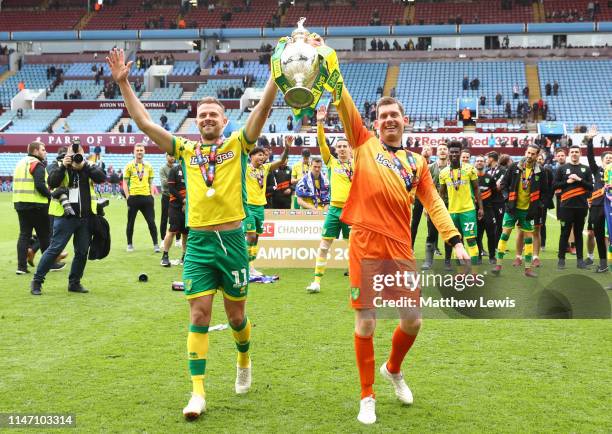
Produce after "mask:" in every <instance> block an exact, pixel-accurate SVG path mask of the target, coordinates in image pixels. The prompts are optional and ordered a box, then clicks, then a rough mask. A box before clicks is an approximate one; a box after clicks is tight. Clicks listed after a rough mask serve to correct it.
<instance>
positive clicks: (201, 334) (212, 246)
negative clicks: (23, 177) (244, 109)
mask: <svg viewBox="0 0 612 434" xmlns="http://www.w3.org/2000/svg"><path fill="white" fill-rule="evenodd" d="M107 62H108V64H109V66H110V69H111V72H112V76H113V79H114V80H115V81H116V82H117V84H118V85H119V88H120V90H121V94H122V96H123V99H124V101H125V105H126V107H127V109H128V112H129V114H130V116H131V117H132V119H134V121H135V122H136V124H137V125H138V128H140V130H141V131H143V132H144V133H145V134H146V135H147V136H148V137H149V138H150V139H151V140H152V141H153V142H155V143H156V144H157V145H158V146H159V147H160V149H161V150H163V151H164V152H168V153H170V154H172V155H174V156H175V157H176V159H177V160H178V161H179V163H180V164H181V165H182V167H183V176H184V178H185V184H186V189H187V194H186V199H187V200H186V210H185V214H186V219H187V226H188V227H189V229H190V231H189V237H188V240H187V252H186V255H185V263H184V269H183V281H184V284H185V295H186V296H187V299H188V300H189V304H190V321H191V324H190V326H189V334H188V338H187V351H188V357H189V370H190V373H191V380H192V383H193V393H192V396H191V399H190V400H189V403H188V404H187V406H186V407H185V408H184V409H183V414H184V415H185V417H186V418H187V419H195V418H197V417H198V416H199V415H200V414H201V413H202V412H203V411H205V409H206V401H205V399H204V375H205V372H206V360H207V355H208V326H209V323H210V318H211V311H212V304H213V296H214V294H215V293H216V292H217V291H218V290H221V291H222V293H223V297H224V306H225V311H226V314H227V318H228V320H229V324H230V326H231V328H232V330H233V336H234V339H235V341H236V347H237V349H238V362H237V365H238V366H237V376H236V384H235V390H236V393H246V392H247V391H248V390H249V388H250V386H251V360H250V356H249V342H250V334H251V323H250V321H249V319H248V318H247V316H246V312H245V305H246V297H247V288H248V282H249V261H248V257H247V250H246V242H245V238H244V232H243V230H242V220H243V219H244V218H245V216H246V213H245V207H246V204H245V201H246V197H245V186H244V178H245V171H246V167H247V161H248V153H249V152H250V151H251V150H252V149H253V148H254V147H255V141H256V140H257V138H258V137H259V134H260V132H261V129H262V127H263V125H264V123H265V121H266V118H267V117H268V114H269V111H270V108H271V107H272V102H273V101H274V97H275V96H276V90H277V89H276V85H275V84H274V82H273V81H272V80H268V82H267V84H266V87H265V89H264V91H263V94H262V97H261V100H260V101H259V103H258V104H257V105H256V106H255V107H254V108H253V110H252V111H251V114H250V116H249V118H248V120H247V122H246V125H245V126H244V127H243V128H241V129H240V130H238V131H236V132H235V133H233V134H232V135H231V136H230V137H229V138H228V139H225V140H224V139H223V136H222V133H223V129H224V128H225V126H226V125H227V123H228V119H227V117H226V116H225V108H224V107H223V104H221V102H220V101H218V100H217V99H216V98H213V97H205V98H203V99H202V100H200V101H199V102H198V105H197V111H196V122H197V126H198V130H199V131H200V134H201V136H202V138H201V140H200V141H199V142H195V141H190V140H187V139H184V138H182V137H176V136H173V135H172V134H170V133H169V132H168V131H166V130H165V129H164V128H162V127H161V126H160V125H157V124H155V122H154V121H153V119H152V118H151V116H150V115H149V113H148V112H147V110H146V109H145V107H144V105H143V104H142V103H141V102H140V101H139V100H138V97H137V96H136V94H135V93H134V91H133V90H132V88H131V87H130V83H129V81H128V75H129V72H130V67H131V66H132V62H131V61H130V62H127V64H126V63H125V56H124V53H123V50H118V49H113V50H112V51H111V53H110V55H109V57H107Z"/></svg>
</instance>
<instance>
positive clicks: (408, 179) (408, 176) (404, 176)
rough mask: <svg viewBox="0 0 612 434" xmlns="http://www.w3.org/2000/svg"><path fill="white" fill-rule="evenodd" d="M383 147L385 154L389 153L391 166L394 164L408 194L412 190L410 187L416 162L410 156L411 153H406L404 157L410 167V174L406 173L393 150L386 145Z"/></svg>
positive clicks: (415, 169)
mask: <svg viewBox="0 0 612 434" xmlns="http://www.w3.org/2000/svg"><path fill="white" fill-rule="evenodd" d="M384 146H385V148H386V149H387V152H389V155H391V160H392V161H393V164H395V167H397V169H398V170H399V173H400V176H401V177H402V179H403V180H404V184H406V190H407V191H408V192H410V190H412V187H413V184H412V180H413V178H414V174H415V173H416V171H417V166H416V161H415V159H414V157H413V156H412V153H411V152H410V151H407V152H406V157H407V159H408V164H409V165H410V170H411V172H408V170H406V168H405V167H404V165H403V164H402V162H401V161H400V159H399V158H398V157H397V155H395V152H393V150H392V149H391V148H389V147H388V146H387V145H384ZM400 149H401V148H400Z"/></svg>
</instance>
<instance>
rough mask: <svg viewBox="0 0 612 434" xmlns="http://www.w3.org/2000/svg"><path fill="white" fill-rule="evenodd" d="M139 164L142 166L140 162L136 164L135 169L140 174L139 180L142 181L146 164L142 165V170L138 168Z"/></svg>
mask: <svg viewBox="0 0 612 434" xmlns="http://www.w3.org/2000/svg"><path fill="white" fill-rule="evenodd" d="M138 166H140V163H136V164H134V169H136V175H137V176H138V180H139V181H142V177H143V176H144V169H145V167H144V164H143V165H142V170H138Z"/></svg>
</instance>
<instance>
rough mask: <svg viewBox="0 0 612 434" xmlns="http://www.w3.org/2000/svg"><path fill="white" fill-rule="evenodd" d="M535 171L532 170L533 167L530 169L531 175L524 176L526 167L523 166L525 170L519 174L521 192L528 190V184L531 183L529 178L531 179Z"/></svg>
mask: <svg viewBox="0 0 612 434" xmlns="http://www.w3.org/2000/svg"><path fill="white" fill-rule="evenodd" d="M534 172H535V171H534V170H533V167H532V168H531V173H530V174H529V176H528V177H527V176H525V174H526V173H527V166H525V168H524V169H523V173H521V186H522V187H523V190H527V189H528V188H529V184H530V183H531V178H532V177H533V173H534Z"/></svg>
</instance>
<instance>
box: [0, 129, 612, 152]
mask: <svg viewBox="0 0 612 434" xmlns="http://www.w3.org/2000/svg"><path fill="white" fill-rule="evenodd" d="M262 135H263V136H265V137H266V138H267V139H268V140H269V141H271V140H272V139H274V140H275V142H276V143H283V140H284V136H286V135H287V134H286V133H284V134H281V133H265V134H262ZM298 135H299V136H300V137H301V138H302V140H303V145H302V146H306V147H316V146H317V135H316V134H315V133H301V134H298ZM182 136H184V137H186V138H188V139H190V140H199V139H200V136H199V135H198V134H182ZM325 136H326V138H327V139H328V140H329V142H330V145H332V146H333V145H334V144H335V142H336V141H337V140H339V139H341V138H344V137H345V136H344V134H342V133H326V135H325ZM74 137H78V138H80V140H81V143H83V144H84V145H90V146H96V145H100V146H107V147H111V146H117V147H122V146H128V147H132V146H134V144H136V143H144V144H145V145H153V143H152V142H151V141H150V140H149V138H148V137H147V136H145V135H144V134H127V133H126V134H122V133H92V134H85V133H66V134H61V133H60V134H58V133H55V134H47V133H10V132H8V133H0V144H2V145H8V146H21V147H23V148H24V149H25V147H26V146H27V145H28V143H30V142H32V141H34V140H39V141H42V142H43V143H44V144H45V145H51V146H53V145H66V144H69V143H70V140H71V139H72V138H74ZM408 137H410V138H411V139H412V142H413V143H414V142H415V141H416V140H417V139H418V141H419V144H420V145H429V146H432V147H435V146H437V145H438V144H439V143H446V142H447V141H449V140H462V139H464V138H465V139H466V140H467V142H468V146H470V147H479V148H488V140H489V137H491V134H478V133H477V134H465V133H406V134H404V139H403V140H404V143H405V142H406V140H407V139H408ZM493 137H495V142H496V144H495V147H496V148H499V147H502V145H503V144H508V145H507V146H506V149H509V150H511V149H513V148H512V147H511V146H509V144H510V143H512V140H513V139H514V138H516V139H517V140H518V145H519V147H524V146H525V145H527V144H530V143H533V141H534V140H535V139H536V138H537V137H538V135H537V134H532V133H529V134H520V133H493ZM568 137H571V139H572V141H573V142H574V143H576V144H580V143H582V138H583V137H584V134H569V135H568ZM602 137H604V138H605V139H606V141H610V139H611V138H612V134H609V133H605V134H602V135H598V136H597V137H596V138H595V146H596V147H599V146H600V142H601V138H602Z"/></svg>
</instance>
